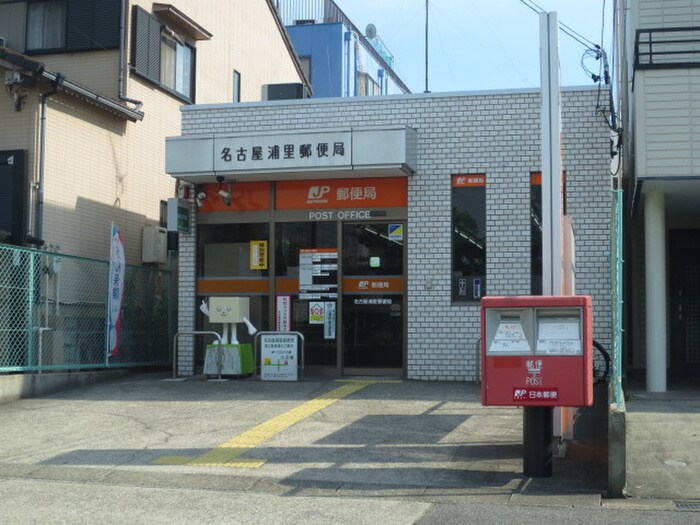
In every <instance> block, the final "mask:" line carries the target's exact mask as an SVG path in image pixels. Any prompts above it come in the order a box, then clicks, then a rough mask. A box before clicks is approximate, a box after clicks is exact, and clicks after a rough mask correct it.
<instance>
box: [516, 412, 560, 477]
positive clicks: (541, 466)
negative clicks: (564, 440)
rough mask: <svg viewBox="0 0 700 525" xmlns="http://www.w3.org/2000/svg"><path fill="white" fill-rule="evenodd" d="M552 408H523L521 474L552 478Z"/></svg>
mask: <svg viewBox="0 0 700 525" xmlns="http://www.w3.org/2000/svg"><path fill="white" fill-rule="evenodd" d="M553 418H554V409H553V408H552V407H530V406H526V407H523V474H524V475H525V476H528V477H531V478H549V477H551V476H552V428H553V427H552V421H553Z"/></svg>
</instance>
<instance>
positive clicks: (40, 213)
mask: <svg viewBox="0 0 700 525" xmlns="http://www.w3.org/2000/svg"><path fill="white" fill-rule="evenodd" d="M61 84H63V76H62V75H61V74H60V73H58V74H56V80H55V81H54V82H53V86H52V87H51V90H50V91H47V92H46V93H42V94H41V120H40V122H39V182H38V184H37V188H36V208H35V210H34V213H35V215H34V236H35V237H36V240H37V242H38V243H40V244H43V242H44V241H43V239H42V237H43V235H44V171H45V165H46V160H45V159H46V101H47V100H48V99H49V97H52V96H53V95H55V94H56V93H58V88H59V87H60V86H61Z"/></svg>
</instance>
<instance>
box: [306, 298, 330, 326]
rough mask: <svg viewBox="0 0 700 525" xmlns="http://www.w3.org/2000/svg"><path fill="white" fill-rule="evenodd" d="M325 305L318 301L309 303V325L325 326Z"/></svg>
mask: <svg viewBox="0 0 700 525" xmlns="http://www.w3.org/2000/svg"><path fill="white" fill-rule="evenodd" d="M325 322H326V303H324V302H320V301H310V302H309V324H325Z"/></svg>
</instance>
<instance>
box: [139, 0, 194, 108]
mask: <svg viewBox="0 0 700 525" xmlns="http://www.w3.org/2000/svg"><path fill="white" fill-rule="evenodd" d="M195 59H196V51H195V48H194V47H193V46H192V45H190V44H189V43H188V42H187V39H186V37H185V35H184V34H181V33H179V32H177V31H175V30H173V29H172V28H170V27H169V26H168V25H167V24H165V23H164V22H162V21H161V20H159V19H158V18H157V17H155V16H154V15H151V14H150V13H148V12H147V11H145V10H144V9H142V8H140V7H139V6H134V7H133V28H132V58H131V69H132V71H134V72H135V73H137V74H138V75H140V76H142V77H145V78H147V79H148V80H150V81H151V82H154V83H155V84H157V85H159V86H160V87H161V88H163V89H165V90H166V91H168V92H170V93H173V94H174V95H176V96H178V97H180V98H182V99H184V100H186V101H187V102H194V97H195Z"/></svg>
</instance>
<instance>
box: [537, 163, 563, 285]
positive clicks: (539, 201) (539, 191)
mask: <svg viewBox="0 0 700 525" xmlns="http://www.w3.org/2000/svg"><path fill="white" fill-rule="evenodd" d="M561 193H562V214H564V215H566V171H563V172H562V174H561ZM542 224H543V222H542V172H541V171H533V172H532V173H530V293H531V294H532V295H542V292H543V285H542V279H543V265H542V262H543V261H542Z"/></svg>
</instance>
